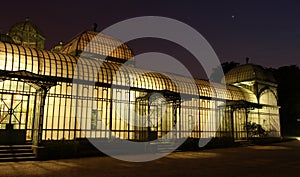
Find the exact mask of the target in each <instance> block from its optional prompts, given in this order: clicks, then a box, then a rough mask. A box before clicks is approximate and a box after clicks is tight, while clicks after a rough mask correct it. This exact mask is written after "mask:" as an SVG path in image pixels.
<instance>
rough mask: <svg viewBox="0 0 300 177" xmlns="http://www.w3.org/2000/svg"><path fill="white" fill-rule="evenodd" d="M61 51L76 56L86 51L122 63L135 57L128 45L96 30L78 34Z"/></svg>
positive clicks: (90, 55) (96, 56) (89, 54)
mask: <svg viewBox="0 0 300 177" xmlns="http://www.w3.org/2000/svg"><path fill="white" fill-rule="evenodd" d="M88 44H89V45H88ZM60 52H61V53H63V54H70V55H74V56H80V55H81V54H82V52H84V54H85V55H88V56H89V57H94V58H99V57H100V58H103V59H105V58H106V59H108V60H111V61H116V62H120V63H124V62H126V61H128V60H130V59H133V57H134V55H133V52H132V50H131V49H130V48H129V47H128V46H127V45H125V44H123V43H122V42H121V41H119V40H117V39H115V38H113V37H111V36H108V35H105V34H102V33H99V32H96V31H84V32H82V33H80V34H78V35H77V36H76V37H75V38H73V39H72V40H71V41H70V42H68V43H66V44H65V45H64V46H63V47H62V49H61V50H60ZM106 56H107V57H106Z"/></svg>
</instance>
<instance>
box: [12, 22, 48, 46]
mask: <svg viewBox="0 0 300 177" xmlns="http://www.w3.org/2000/svg"><path fill="white" fill-rule="evenodd" d="M8 35H9V36H10V37H11V38H12V39H13V40H14V42H15V43H16V44H20V45H24V46H28V47H34V48H40V49H43V48H44V41H45V36H44V34H43V32H42V31H41V30H40V29H39V28H38V27H37V26H36V25H35V24H33V23H32V22H31V21H30V20H29V18H26V19H25V21H23V22H19V23H16V24H14V25H13V26H12V27H11V28H10V30H9V32H8Z"/></svg>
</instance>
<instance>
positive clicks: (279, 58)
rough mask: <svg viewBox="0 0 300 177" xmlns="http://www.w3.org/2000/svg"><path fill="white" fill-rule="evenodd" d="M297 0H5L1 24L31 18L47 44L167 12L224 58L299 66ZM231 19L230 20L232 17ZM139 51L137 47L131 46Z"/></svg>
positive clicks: (5, 26) (4, 28)
mask: <svg viewBox="0 0 300 177" xmlns="http://www.w3.org/2000/svg"><path fill="white" fill-rule="evenodd" d="M299 8H300V1H296V0H295V1H292V0H291V1H286V2H285V1H283V0H281V1H275V0H272V1H260V0H257V1H241V2H240V1H230V0H228V1H203V2H202V1H196V0H195V1H188V0H185V1H173V0H165V1H163V0H160V1H157V0H152V1H142V0H121V1H116V0H115V1H112V0H95V1H54V0H52V1H30V0H28V1H20V2H16V1H4V2H1V11H0V28H1V29H2V32H7V31H8V30H9V28H10V27H11V26H12V25H13V24H14V23H16V22H19V21H23V20H24V18H25V17H26V16H29V17H30V19H31V21H32V22H33V23H35V24H37V25H38V26H39V27H40V28H41V29H42V31H43V32H44V33H45V35H46V38H47V41H46V47H47V48H50V47H52V46H53V45H55V44H56V43H58V42H59V41H60V40H62V41H64V42H65V41H68V40H70V39H71V38H72V37H73V36H74V35H76V34H78V33H80V32H81V31H83V30H86V29H91V28H92V24H93V23H94V22H96V23H97V24H98V30H101V29H104V28H105V27H108V26H110V25H112V24H114V23H116V22H119V21H121V20H125V19H128V18H132V17H137V16H145V15H153V16H165V17H170V18H174V19H177V20H180V21H182V22H184V23H186V24H188V25H190V26H192V27H193V28H195V29H196V30H198V31H199V32H200V33H201V34H202V35H203V36H204V37H205V38H206V39H207V40H208V42H209V43H210V44H211V45H212V47H213V48H214V49H215V51H216V53H217V55H218V56H219V58H220V60H221V61H222V62H224V61H236V62H240V63H244V61H245V57H250V62H252V63H256V64H260V65H263V66H267V67H278V66H283V65H291V64H296V65H298V66H300V60H299V59H300V53H299V51H300V10H299ZM233 15H234V16H235V18H232V16H233ZM134 50H137V49H134Z"/></svg>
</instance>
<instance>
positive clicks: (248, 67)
mask: <svg viewBox="0 0 300 177" xmlns="http://www.w3.org/2000/svg"><path fill="white" fill-rule="evenodd" d="M225 79H226V83H228V84H232V83H238V82H243V81H255V80H256V81H257V80H259V81H268V82H272V83H276V80H275V79H274V77H273V75H272V73H270V72H268V71H267V70H266V69H264V68H263V67H261V66H259V65H254V64H245V65H241V66H238V67H235V68H233V69H232V70H230V71H229V72H228V73H226V74H225Z"/></svg>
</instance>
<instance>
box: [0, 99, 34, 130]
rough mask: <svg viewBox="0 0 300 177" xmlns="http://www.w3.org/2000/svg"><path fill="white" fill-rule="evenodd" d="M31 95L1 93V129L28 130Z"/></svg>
mask: <svg viewBox="0 0 300 177" xmlns="http://www.w3.org/2000/svg"><path fill="white" fill-rule="evenodd" d="M28 107H29V95H26V94H16V93H0V129H7V128H9V127H8V126H13V127H10V128H13V129H15V130H27V122H28Z"/></svg>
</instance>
